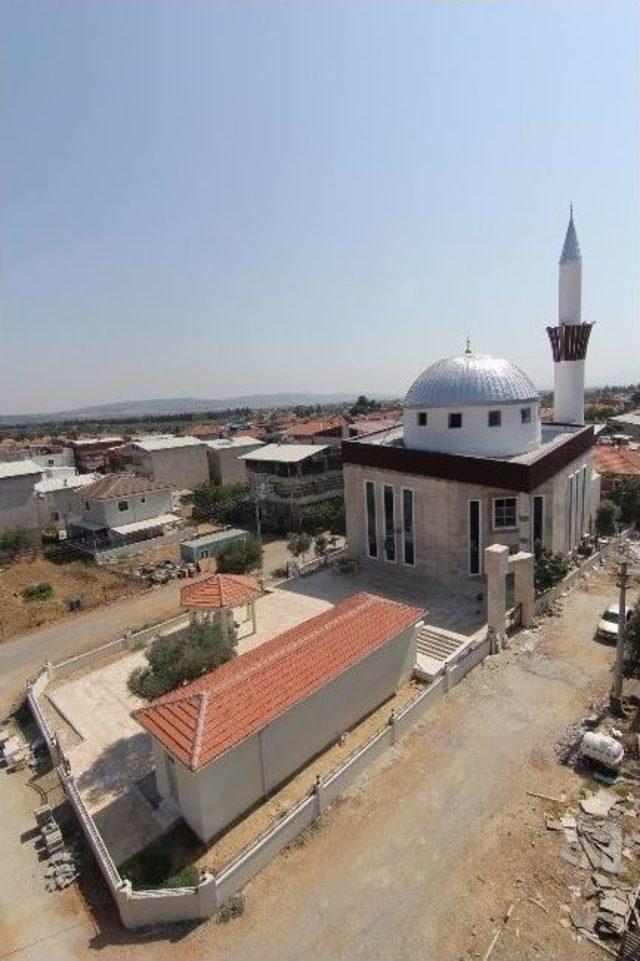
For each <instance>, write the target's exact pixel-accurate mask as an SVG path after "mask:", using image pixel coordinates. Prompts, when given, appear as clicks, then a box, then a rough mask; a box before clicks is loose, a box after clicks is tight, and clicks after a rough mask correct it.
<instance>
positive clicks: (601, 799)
mask: <svg viewBox="0 0 640 961" xmlns="http://www.w3.org/2000/svg"><path fill="white" fill-rule="evenodd" d="M619 800H620V799H619V798H618V796H617V795H616V794H614V793H613V791H607V789H606V788H600V790H599V791H598V792H597V793H596V794H592V795H591V797H588V798H584V799H583V800H582V801H580V807H581V808H582V810H583V811H584V812H585V813H586V814H591V815H593V817H596V818H606V816H607V815H608V813H609V811H610V810H611V808H612V807H613V806H614V805H615V804H617V803H618V802H619Z"/></svg>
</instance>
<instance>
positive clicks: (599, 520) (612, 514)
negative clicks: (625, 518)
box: [596, 500, 620, 537]
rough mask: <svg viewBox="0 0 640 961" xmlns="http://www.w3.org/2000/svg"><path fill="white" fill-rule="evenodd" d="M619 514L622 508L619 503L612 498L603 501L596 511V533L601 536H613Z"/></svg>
mask: <svg viewBox="0 0 640 961" xmlns="http://www.w3.org/2000/svg"><path fill="white" fill-rule="evenodd" d="M619 516H620V508H619V507H618V505H617V504H614V502H613V501H610V500H603V501H601V502H600V504H599V505H598V509H597V511H596V534H598V536H599V537H613V535H614V534H615V533H616V530H617V524H616V521H617V520H618V517H619Z"/></svg>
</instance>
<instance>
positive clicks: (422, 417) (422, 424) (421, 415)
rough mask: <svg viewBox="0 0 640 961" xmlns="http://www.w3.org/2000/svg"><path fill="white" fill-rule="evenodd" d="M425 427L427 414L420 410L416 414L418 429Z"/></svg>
mask: <svg viewBox="0 0 640 961" xmlns="http://www.w3.org/2000/svg"><path fill="white" fill-rule="evenodd" d="M426 426H427V412H426V411H424V410H421V411H419V413H418V427H426Z"/></svg>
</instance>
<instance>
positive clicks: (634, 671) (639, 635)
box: [624, 602, 640, 677]
mask: <svg viewBox="0 0 640 961" xmlns="http://www.w3.org/2000/svg"><path fill="white" fill-rule="evenodd" d="M624 646H625V673H626V674H627V675H628V676H629V677H640V602H638V603H637V604H636V606H635V608H634V610H633V614H632V615H631V620H630V621H629V623H628V624H627V629H626V631H625V635H624Z"/></svg>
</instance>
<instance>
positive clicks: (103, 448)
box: [69, 437, 122, 474]
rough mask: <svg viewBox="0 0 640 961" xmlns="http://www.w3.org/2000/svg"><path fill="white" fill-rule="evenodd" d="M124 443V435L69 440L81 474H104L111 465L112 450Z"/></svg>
mask: <svg viewBox="0 0 640 961" xmlns="http://www.w3.org/2000/svg"><path fill="white" fill-rule="evenodd" d="M121 444H122V437H82V438H80V439H79V440H71V441H69V446H70V447H71V449H72V451H73V456H74V459H75V465H76V467H77V468H78V471H79V472H80V473H81V474H88V473H91V472H94V471H96V472H98V473H99V474H104V473H105V472H106V471H107V470H109V467H110V465H111V456H112V452H113V451H114V450H115V448H116V447H119V446H120V445H121Z"/></svg>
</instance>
